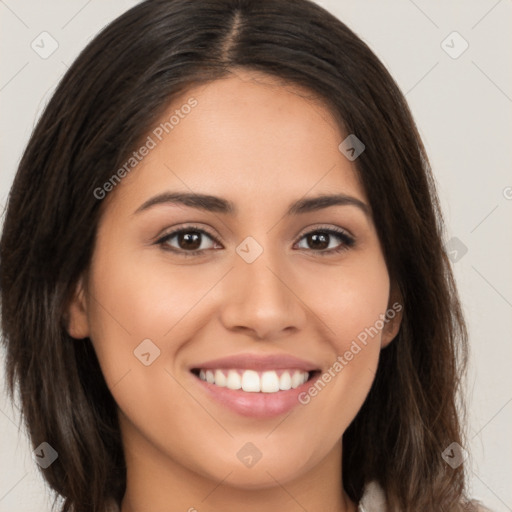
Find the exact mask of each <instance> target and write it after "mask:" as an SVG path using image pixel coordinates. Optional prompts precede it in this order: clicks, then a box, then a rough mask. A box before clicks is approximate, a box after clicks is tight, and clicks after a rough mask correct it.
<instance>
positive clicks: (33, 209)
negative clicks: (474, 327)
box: [0, 0, 467, 512]
mask: <svg viewBox="0 0 512 512" xmlns="http://www.w3.org/2000/svg"><path fill="white" fill-rule="evenodd" d="M236 68H248V69H252V70H259V71H261V72H264V73H267V74H269V75H273V76H275V77H279V78H280V79H282V80H283V81H284V82H288V83H291V84H298V85H300V86H302V87H304V88H306V89H308V90H309V91H311V92H312V93H313V94H315V95H316V96H317V97H319V98H321V99H322V100H323V101H324V102H325V105H326V106H327V107H328V108H329V109H330V111H331V112H332V113H333V115H335V116H336V118H337V119H338V120H339V123H340V128H341V129H342V131H343V132H345V133H347V134H348V133H350V134H355V135H356V136H357V137H358V138H359V139H360V140H361V141H363V143H364V144H365V146H366V149H365V151H364V153H362V154H361V155H360V156H359V158H358V159H357V160H356V165H357V170H358V174H359V177H360V179H361V181H362V183H363V185H364V187H365V190H366V193H367V196H368V199H369V201H370V204H371V207H372V211H373V212H374V222H375V226H376V229H377V233H378V236H379V239H380V242H381V244H382V248H383V252H384V256H385V260H386V263H387V266H388V271H389V274H390V277H391V279H392V280H393V282H395V283H396V284H397V286H398V288H399V290H400V292H401V294H402V298H403V305H404V317H403V320H402V324H401V329H400V332H399V334H398V335H397V337H396V338H395V339H394V340H393V342H392V343H391V344H390V345H389V346H388V347H387V348H385V349H383V350H382V354H381V359H380V362H379V366H378V370H377V375H376V378H375V381H374V383H373V386H372V388H371V391H370V393H369V395H368V397H367V399H366V401H365V403H364V404H363V406H362V408H361V410H360V411H359V413H358V414H357V416H356V418H355V420H354V421H353V422H352V424H351V425H350V426H349V428H348V430H347V431H346V432H345V434H344V436H343V461H342V463H343V482H342V484H343V486H344V488H345V489H346V491H347V492H348V494H349V495H350V497H351V498H352V499H353V500H355V501H357V500H359V499H360V497H361V495H362V492H363V486H364V484H365V482H368V481H369V480H376V481H377V482H379V483H380V484H381V486H382V487H383V488H384V489H385V492H386V495H387V501H388V506H389V510H390V511H392V512H394V511H397V510H401V511H402V512H412V511H414V512H418V511H429V512H430V511H432V510H436V511H450V512H451V511H455V510H459V504H460V502H461V500H462V499H463V498H464V469H463V468H464V465H461V466H459V467H457V468H455V469H452V467H450V466H449V465H447V464H446V463H445V461H444V460H443V458H442V455H441V454H442V452H443V450H444V449H445V448H446V447H448V446H449V445H450V444H451V443H453V442H457V443H459V444H463V440H462V433H461V421H460V418H461V414H462V412H463V411H464V409H463V407H462V405H463V404H462V401H461V400H460V393H459V388H460V381H461V377H462V375H463V370H464V368H465V362H466V351H467V348H466V340H467V332H466V326H465V324H464V319H463V316H462V312H461V307H460V304H459V299H458V296H457V290H456V286H455V282H454V278H453V275H452V271H451V268H450V263H449V260H448V258H447V254H446V252H445V250H444V246H443V238H444V232H443V230H444V227H443V219H442V214H441V211H440V207H439V203H438V198H437V193H436V190H435V185H434V180H433V177H432V174H431V170H430V167H429V163H428V159H427V155H426V154H425V150H424V147H423V145H422V142H421V140H420V136H419V134H418V131H417V129H416V126H415V123H414V121H413V119H412V116H411V114H410V111H409V109H408V106H407V104H406V101H405V99H404V96H403V95H402V93H401V92H400V90H399V88H398V87H397V85H396V83H395V82H394V80H393V79H392V78H391V76H390V75H389V73H388V71H387V70H386V69H385V68H384V66H383V65H382V64H381V62H380V61H379V60H378V59H377V57H376V56H375V55H374V54H373V53H372V51H371V50H370V49H369V48H368V46H367V45H366V44H365V43H364V42H362V41H361V39H360V38H359V37H357V36H356V35H355V34H354V33H353V32H352V31H351V30H349V29H348V28H347V27H346V26H345V25H344V24H343V23H342V22H341V21H339V20H338V19H337V18H335V17H334V16H333V15H331V14H330V13H329V12H327V11H326V10H324V9H323V8H321V7H320V6H318V5H316V4H315V3H313V2H311V1H309V0H293V1H291V0H194V1H190V0H148V1H145V2H142V3H141V4H139V5H137V6H135V7H133V8H132V9H130V10H129V11H128V12H126V13H125V14H124V15H122V16H121V17H119V18H118V19H116V20H114V21H113V22H112V23H111V24H109V25H108V26H107V27H106V28H104V29H103V30H102V32H101V33H100V34H99V35H97V36H96V37H95V38H94V39H93V40H92V42H91V43H90V44H89V45H88V46H87V47H86V48H85V49H84V50H83V51H82V53H81V54H80V55H79V57H78V58H77V59H76V61H75V62H74V63H73V65H72V66H71V67H70V69H69V70H68V72H67V73H66V75H65V76H64V78H63V79H62V81H61V83H60V85H59V86H58V88H57V90H56V92H55V93H54V95H53V97H52V99H51V101H50V102H49V104H48V105H47V107H46V109H45V111H44V113H43V115H42V116H41V118H40V120H39V122H38V123H37V126H36V128H35V130H34V132H33V134H32V136H31V138H30V141H29V143H28V145H27V147H26V150H25V152H24V154H23V157H22V160H21V162H20V165H19V169H18V172H17V174H16V177H15V179H14V183H13V186H12V190H11V192H10V196H9V202H8V207H7V210H6V214H5V223H4V228H3V233H2V238H1V242H0V262H1V270H0V290H1V299H2V302H1V321H2V323H1V327H2V329H3V335H4V338H3V343H4V344H5V347H6V353H7V362H6V365H7V366H6V367H7V383H8V390H9V393H10V396H11V399H14V398H15V392H16V388H17V389H18V391H19V401H20V404H21V410H22V413H23V417H24V419H25V422H26V425H27V427H28V430H29V432H30V435H31V440H32V443H33V446H34V447H36V446H38V445H39V444H40V443H41V442H43V441H46V442H48V443H49V444H50V445H51V446H52V447H54V448H55V450H56V451H57V452H58V454H59V457H58V459H57V460H56V461H55V463H53V464H52V465H51V466H50V467H48V468H47V469H45V470H44V477H45V478H46V480H47V482H48V483H49V485H50V486H51V487H52V488H53V489H54V490H55V491H56V492H57V493H58V494H59V495H61V496H62V497H63V504H62V509H61V510H62V511H63V512H66V511H74V512H86V511H87V512H103V510H104V508H105V504H106V502H107V500H108V499H111V498H113V499H115V500H116V501H117V502H120V500H121V498H122V496H123V494H124V491H125V485H126V468H125V463H124V457H123V449H122V444H121V438H120V431H119V425H118V422H117V416H116V404H115V402H114V400H113V397H112V395H111V394H110V392H109V390H108V388H107V386H106V383H105V380H104V378H103V375H102V373H101V371H100V368H99V364H98V361H97V359H96V356H95V353H94V351H93V349H92V347H91V343H90V340H88V339H85V340H74V339H73V338H71V337H70V336H69V335H68V334H67V331H66V329H65V311H66V306H67V304H68V303H69V299H70V297H71V293H72V290H74V289H75V286H76V283H77V280H78V279H79V277H80V276H81V275H82V274H83V273H84V272H86V271H87V268H88V265H89V262H90V261H91V256H92V253H93V250H94V240H95V233H96V229H97V225H98V220H99V218H100V215H101V211H102V210H101V207H102V205H103V204H104V201H102V200H100V199H98V198H97V196H96V195H95V194H94V191H95V190H96V189H98V187H100V188H101V187H102V186H103V185H104V183H106V182H107V181H108V180H109V178H111V176H112V175H113V173H114V172H115V171H116V169H118V168H119V167H120V166H121V165H122V164H123V162H125V161H126V158H127V155H129V154H130V153H131V151H133V149H134V148H135V147H136V144H137V143H138V142H139V141H140V140H141V139H142V138H143V137H144V136H145V135H146V134H147V133H148V132H149V130H150V129H151V127H152V126H154V123H155V121H156V120H157V119H159V117H160V116H161V115H162V113H163V111H164V109H165V108H166V107H167V106H168V104H169V102H170V101H171V100H172V99H173V98H174V97H175V96H176V95H177V94H179V93H181V92H183V91H184V90H186V89H187V87H189V86H190V85H192V84H198V83H206V82H208V81H212V80H215V79H218V78H221V77H224V76H226V75H227V73H229V72H230V70H234V69H236ZM340 142H341V141H340ZM133 172H136V170H134V171H133ZM340 485H341V482H340Z"/></svg>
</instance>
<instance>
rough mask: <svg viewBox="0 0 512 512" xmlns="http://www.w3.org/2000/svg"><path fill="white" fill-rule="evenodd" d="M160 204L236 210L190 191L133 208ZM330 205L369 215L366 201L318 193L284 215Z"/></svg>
mask: <svg viewBox="0 0 512 512" xmlns="http://www.w3.org/2000/svg"><path fill="white" fill-rule="evenodd" d="M160 204H177V205H183V206H189V207H191V208H197V209H199V210H204V211H208V212H215V213H225V214H231V215H236V214H237V212H238V209H237V207H236V206H235V204H234V203H233V202H231V201H228V200H227V199H224V198H222V197H217V196H212V195H208V194H198V193H192V192H164V193H162V194H159V195H157V196H154V197H151V198H150V199H148V200H147V201H145V202H144V203H143V204H142V205H141V206H139V208H137V210H135V212H134V214H138V213H140V212H143V211H145V210H148V209H150V208H152V207H153V206H156V205H160ZM330 206H355V207H357V208H359V209H360V210H362V211H363V213H364V214H365V215H366V216H367V217H370V208H369V206H368V205H367V204H366V203H364V202H363V201H361V200H360V199H357V198H356V197H353V196H348V195H346V194H329V195H319V196H316V197H311V198H306V199H299V200H298V201H295V202H294V203H292V204H291V205H290V206H289V207H288V210H287V212H286V216H290V215H298V214H301V213H309V212H314V211H317V210H321V209H323V208H329V207H330Z"/></svg>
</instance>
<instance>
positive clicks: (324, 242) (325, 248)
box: [299, 228, 355, 256]
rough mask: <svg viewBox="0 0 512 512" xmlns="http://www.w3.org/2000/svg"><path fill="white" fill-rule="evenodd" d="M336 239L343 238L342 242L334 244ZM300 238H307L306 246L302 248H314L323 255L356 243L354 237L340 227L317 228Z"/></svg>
mask: <svg viewBox="0 0 512 512" xmlns="http://www.w3.org/2000/svg"><path fill="white" fill-rule="evenodd" d="M333 239H334V240H333ZM336 239H338V240H341V243H340V242H338V243H337V244H336V243H334V244H332V243H331V242H335V240H336ZM300 240H305V242H306V247H301V248H302V249H306V250H308V249H310V250H313V251H314V252H317V253H318V254H319V255H321V256H325V255H329V254H336V253H339V252H342V251H346V250H348V249H349V248H350V247H353V246H354V244H355V240H354V238H352V237H351V236H350V235H349V234H348V233H347V232H346V231H345V230H343V229H340V228H319V229H315V230H313V231H309V232H308V233H305V234H304V235H302V237H301V239H300ZM299 244H300V242H299ZM308 246H309V247H308Z"/></svg>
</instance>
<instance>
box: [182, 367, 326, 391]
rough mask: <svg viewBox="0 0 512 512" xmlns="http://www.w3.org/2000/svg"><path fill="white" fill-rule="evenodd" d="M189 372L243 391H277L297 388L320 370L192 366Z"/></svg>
mask: <svg viewBox="0 0 512 512" xmlns="http://www.w3.org/2000/svg"><path fill="white" fill-rule="evenodd" d="M191 372H192V373H193V374H194V375H195V376H196V377H197V378H199V379H200V380H202V381H203V382H207V383H208V384H212V385H214V386H216V387H220V388H227V389H230V390H233V391H241V392H245V393H279V392H281V391H288V390H290V389H297V388H298V387H300V386H301V385H302V384H305V383H306V382H308V381H311V380H313V379H314V378H315V377H316V376H317V375H318V374H319V373H320V370H312V371H304V370H300V369H296V368H289V369H275V370H266V371H257V370H254V369H240V368H193V369H192V370H191Z"/></svg>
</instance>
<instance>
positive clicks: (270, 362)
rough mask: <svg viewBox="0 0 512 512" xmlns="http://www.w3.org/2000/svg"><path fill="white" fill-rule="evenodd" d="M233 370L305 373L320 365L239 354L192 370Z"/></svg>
mask: <svg viewBox="0 0 512 512" xmlns="http://www.w3.org/2000/svg"><path fill="white" fill-rule="evenodd" d="M200 368H204V369H216V368H232V369H243V370H260V371H265V370H285V369H292V368H293V369H298V370H303V371H305V372H309V371H314V370H318V369H319V367H318V365H316V364H314V363H312V362H310V361H306V360H304V359H299V358H298V357H295V356H291V355H288V354H271V355H261V354H237V355H233V356H228V357H222V358H220V359H214V360H212V361H206V362H204V363H199V364H196V365H193V366H192V367H191V368H190V369H191V370H192V369H200Z"/></svg>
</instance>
